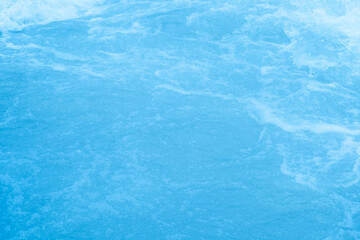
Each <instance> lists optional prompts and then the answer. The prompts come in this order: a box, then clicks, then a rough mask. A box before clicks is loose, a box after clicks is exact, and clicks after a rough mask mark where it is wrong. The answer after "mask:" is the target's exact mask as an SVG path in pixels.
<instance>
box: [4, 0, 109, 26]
mask: <svg viewBox="0 0 360 240" xmlns="http://www.w3.org/2000/svg"><path fill="white" fill-rule="evenodd" d="M101 2H102V0H75V1H73V0H42V1H37V0H4V1H1V2H0V31H8V30H22V29H23V28H25V27H27V26H30V25H37V24H47V23H50V22H54V21H62V20H68V19H74V18H78V17H82V16H86V15H89V14H95V13H97V12H99V11H100V10H101V8H100V3H101Z"/></svg>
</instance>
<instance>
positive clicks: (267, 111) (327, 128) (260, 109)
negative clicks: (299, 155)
mask: <svg viewBox="0 0 360 240" xmlns="http://www.w3.org/2000/svg"><path fill="white" fill-rule="evenodd" d="M250 102H251V105H250V106H251V108H252V112H255V114H254V117H255V118H256V119H258V120H259V121H261V122H263V123H267V124H273V125H276V126H277V127H279V128H280V129H282V130H283V131H286V132H292V133H295V132H303V131H306V132H311V133H316V134H325V133H337V134H342V135H348V136H358V135H360V129H350V128H347V127H345V126H341V125H336V124H331V123H324V122H315V121H308V120H297V121H291V120H289V119H286V118H285V117H283V116H281V113H277V112H275V111H274V110H272V109H271V108H269V107H268V106H266V105H265V104H263V103H260V102H259V101H257V100H255V99H252V100H251V101H250Z"/></svg>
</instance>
